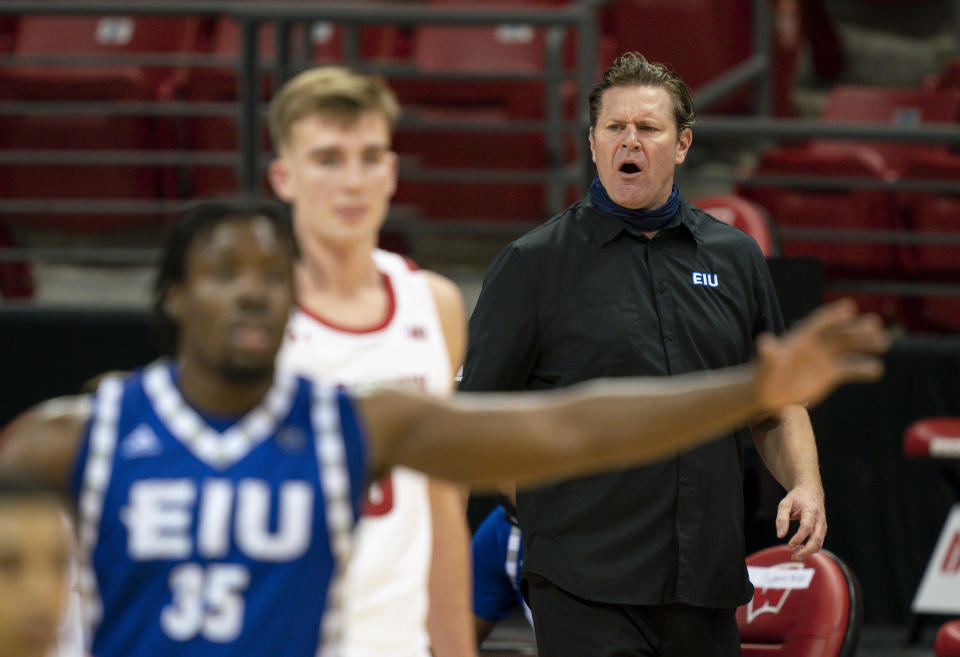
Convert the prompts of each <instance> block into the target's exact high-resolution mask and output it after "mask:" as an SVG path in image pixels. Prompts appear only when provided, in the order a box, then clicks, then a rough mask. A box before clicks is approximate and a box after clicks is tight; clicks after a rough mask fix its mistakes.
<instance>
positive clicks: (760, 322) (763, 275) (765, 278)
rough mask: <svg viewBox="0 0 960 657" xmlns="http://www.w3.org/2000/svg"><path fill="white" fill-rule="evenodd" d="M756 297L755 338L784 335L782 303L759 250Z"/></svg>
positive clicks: (756, 259) (755, 259) (756, 268)
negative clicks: (762, 335)
mask: <svg viewBox="0 0 960 657" xmlns="http://www.w3.org/2000/svg"><path fill="white" fill-rule="evenodd" d="M754 262H755V266H754V270H755V272H756V273H755V277H754V284H753V285H754V295H755V298H756V302H757V318H756V322H755V323H754V326H753V337H754V338H756V337H757V336H758V335H760V334H761V333H774V334H776V335H782V334H783V333H784V332H785V331H786V328H785V327H784V324H783V313H781V312H780V301H779V300H778V299H777V290H776V288H774V286H773V279H772V278H771V277H770V267H768V266H767V260H766V258H764V257H763V255H762V253H761V252H760V249H759V248H757V250H756V254H755V257H754Z"/></svg>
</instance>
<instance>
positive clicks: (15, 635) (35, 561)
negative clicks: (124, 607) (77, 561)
mask: <svg viewBox="0 0 960 657" xmlns="http://www.w3.org/2000/svg"><path fill="white" fill-rule="evenodd" d="M63 502H64V500H63V499H62V497H61V496H60V495H59V494H58V493H57V492H56V491H54V490H52V489H50V488H49V487H48V486H43V485H40V484H38V483H36V482H32V481H27V480H24V479H22V478H19V477H12V476H10V475H4V474H0V657H44V655H47V654H48V651H50V650H51V648H53V646H54V645H55V643H56V640H57V628H58V626H59V625H60V617H61V615H62V613H63V610H64V607H65V606H66V600H67V589H68V587H69V557H70V547H71V546H70V530H69V529H68V525H67V520H66V515H65V514H64V511H65V507H64V504H63Z"/></svg>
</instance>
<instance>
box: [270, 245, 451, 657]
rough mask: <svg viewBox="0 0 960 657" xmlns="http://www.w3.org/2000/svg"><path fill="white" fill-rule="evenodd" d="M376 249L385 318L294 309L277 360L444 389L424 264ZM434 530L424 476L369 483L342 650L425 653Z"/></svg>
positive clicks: (386, 656)
mask: <svg viewBox="0 0 960 657" xmlns="http://www.w3.org/2000/svg"><path fill="white" fill-rule="evenodd" d="M373 256H374V261H375V262H376V265H377V268H378V269H379V270H380V272H381V275H382V276H383V281H384V284H385V285H386V289H387V293H388V295H389V299H390V303H389V308H388V312H387V316H386V318H385V319H384V320H383V321H382V322H380V323H379V324H378V325H377V326H373V327H369V328H367V329H364V330H349V329H344V328H340V327H337V326H335V325H332V324H331V323H330V322H328V321H327V320H325V319H323V318H320V317H318V316H316V315H314V314H311V313H310V312H309V311H308V310H305V309H303V308H300V309H298V310H296V311H295V312H294V313H293V315H292V317H291V318H290V323H289V324H288V326H287V337H286V340H285V341H284V345H283V347H282V349H281V351H280V356H279V366H280V367H281V368H286V369H290V370H293V371H296V372H298V373H300V374H303V375H306V376H308V377H313V378H316V379H319V380H323V381H335V382H340V383H344V384H346V385H347V386H351V385H367V384H380V383H389V384H394V383H398V384H404V385H414V386H417V387H418V388H420V389H421V390H423V391H425V392H429V393H432V394H437V395H446V394H448V393H449V390H450V386H451V381H452V377H453V372H452V371H451V369H450V357H449V354H448V351H447V345H446V341H445V339H444V336H443V330H442V328H441V325H440V318H439V316H438V314H437V308H436V303H435V301H434V297H433V293H432V292H431V290H430V286H429V285H428V283H427V280H426V278H425V276H424V274H423V272H421V271H418V270H417V269H416V266H415V265H413V264H412V263H410V262H409V261H407V260H406V259H404V258H403V257H401V256H399V255H397V254H395V253H390V252H388V251H382V250H376V251H374V254H373ZM432 531H433V528H432V525H431V518H430V502H429V497H428V491H427V478H426V477H425V476H423V475H422V474H420V473H418V472H414V471H412V470H407V469H405V468H395V469H394V470H392V471H391V473H390V474H389V475H388V476H387V477H384V479H383V480H381V482H378V483H376V484H374V485H373V486H371V488H370V492H369V499H368V501H367V507H366V509H365V511H364V515H363V517H362V518H361V520H360V523H359V525H358V527H357V533H356V541H355V549H354V554H353V558H352V560H351V562H350V565H349V566H348V569H347V574H346V581H345V589H344V598H345V609H344V611H345V616H346V618H345V620H346V627H345V632H344V639H345V640H344V644H345V645H344V650H343V655H344V657H429V655H430V650H429V637H428V636H427V631H426V617H427V604H428V597H427V584H428V579H429V571H430V558H431V551H432Z"/></svg>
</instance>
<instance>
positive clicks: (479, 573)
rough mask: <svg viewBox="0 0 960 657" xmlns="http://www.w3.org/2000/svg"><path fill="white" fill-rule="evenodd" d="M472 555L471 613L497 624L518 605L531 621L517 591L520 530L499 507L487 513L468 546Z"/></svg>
mask: <svg viewBox="0 0 960 657" xmlns="http://www.w3.org/2000/svg"><path fill="white" fill-rule="evenodd" d="M470 551H471V552H472V554H473V613H474V614H475V615H477V616H479V617H480V618H482V619H484V620H487V621H490V622H491V623H496V622H497V621H499V620H501V619H503V617H504V616H506V615H507V614H508V613H510V612H511V611H512V610H513V609H514V608H515V607H517V606H518V605H519V606H521V607H522V608H523V613H524V614H525V615H526V617H527V620H528V621H530V624H531V625H532V624H533V619H532V617H531V614H530V609H529V607H527V603H526V602H524V600H523V596H521V595H520V591H519V590H518V589H517V578H518V577H519V575H520V569H521V568H522V566H523V546H522V544H521V542H520V528H519V527H517V526H516V525H514V524H512V523H511V522H510V521H509V520H508V519H507V513H506V511H505V510H504V508H503V507H502V506H498V507H497V508H496V509H494V510H493V511H491V512H490V515H488V516H487V517H486V518H485V519H484V521H483V522H482V523H481V524H480V526H479V527H478V528H477V531H476V533H475V534H474V535H473V541H472V542H471V544H470Z"/></svg>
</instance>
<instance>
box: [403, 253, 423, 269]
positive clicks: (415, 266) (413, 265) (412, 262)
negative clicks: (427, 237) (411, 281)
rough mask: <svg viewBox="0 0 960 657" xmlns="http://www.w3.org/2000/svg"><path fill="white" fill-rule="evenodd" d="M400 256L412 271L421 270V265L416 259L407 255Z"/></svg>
mask: <svg viewBox="0 0 960 657" xmlns="http://www.w3.org/2000/svg"><path fill="white" fill-rule="evenodd" d="M400 257H401V258H403V261H404V262H405V263H407V268H409V269H410V271H420V265H418V264H417V263H416V261H415V260H413V259H411V258H408V257H407V256H400Z"/></svg>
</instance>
